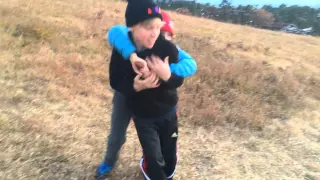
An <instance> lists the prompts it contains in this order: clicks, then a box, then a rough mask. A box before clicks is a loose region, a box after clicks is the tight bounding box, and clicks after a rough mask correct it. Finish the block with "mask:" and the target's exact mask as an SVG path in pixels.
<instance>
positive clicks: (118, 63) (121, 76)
mask: <svg viewBox="0 0 320 180" xmlns="http://www.w3.org/2000/svg"><path fill="white" fill-rule="evenodd" d="M124 63H129V62H128V61H124V60H123V58H122V57H121V55H120V54H119V53H118V52H117V51H115V50H113V51H112V55H111V61H110V67H109V78H110V86H111V87H112V88H113V89H114V90H116V91H119V92H120V93H122V94H123V95H125V96H130V95H132V94H133V93H135V92H136V91H135V90H134V88H133V78H132V77H131V76H130V75H129V74H128V71H127V69H126V68H124V67H125V66H127V64H124ZM130 66H131V64H129V67H130Z"/></svg>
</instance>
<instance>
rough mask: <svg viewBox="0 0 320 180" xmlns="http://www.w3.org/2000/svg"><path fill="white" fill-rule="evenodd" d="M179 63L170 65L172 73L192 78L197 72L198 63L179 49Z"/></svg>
mask: <svg viewBox="0 0 320 180" xmlns="http://www.w3.org/2000/svg"><path fill="white" fill-rule="evenodd" d="M177 49H178V51H179V53H178V60H179V61H178V63H173V64H170V70H171V72H173V73H175V74H176V75H178V76H181V77H188V76H192V75H193V74H194V73H195V72H196V71H197V63H196V61H195V60H194V59H193V58H192V57H191V56H190V55H189V54H188V53H187V52H185V51H184V50H182V49H180V48H179V47H177Z"/></svg>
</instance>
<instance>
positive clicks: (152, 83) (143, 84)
mask: <svg viewBox="0 0 320 180" xmlns="http://www.w3.org/2000/svg"><path fill="white" fill-rule="evenodd" d="M141 77H142V75H139V74H138V75H137V76H136V77H135V78H134V82H133V88H134V89H135V90H136V91H137V92H139V91H142V90H144V89H152V88H157V87H159V78H158V76H157V75H156V74H155V73H151V75H150V76H149V77H147V78H146V79H141Z"/></svg>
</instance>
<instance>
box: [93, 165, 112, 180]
mask: <svg viewBox="0 0 320 180" xmlns="http://www.w3.org/2000/svg"><path fill="white" fill-rule="evenodd" d="M111 170H112V166H110V165H108V164H106V163H105V162H103V163H101V164H100V165H99V166H98V168H97V171H96V180H103V179H106V178H107V176H108V175H109V174H110V172H111Z"/></svg>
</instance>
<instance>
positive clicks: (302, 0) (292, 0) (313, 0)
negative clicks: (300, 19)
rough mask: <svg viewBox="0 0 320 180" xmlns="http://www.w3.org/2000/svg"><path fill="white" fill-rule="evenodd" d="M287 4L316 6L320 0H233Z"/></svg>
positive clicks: (237, 0) (206, 0) (235, 2)
mask: <svg viewBox="0 0 320 180" xmlns="http://www.w3.org/2000/svg"><path fill="white" fill-rule="evenodd" d="M197 1H198V2H202V3H210V4H215V5H218V4H220V3H221V0H197ZM282 3H284V4H287V5H301V6H303V5H307V6H316V7H320V0H232V4H233V5H239V4H258V5H264V4H272V5H275V6H279V5H280V4H282Z"/></svg>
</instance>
